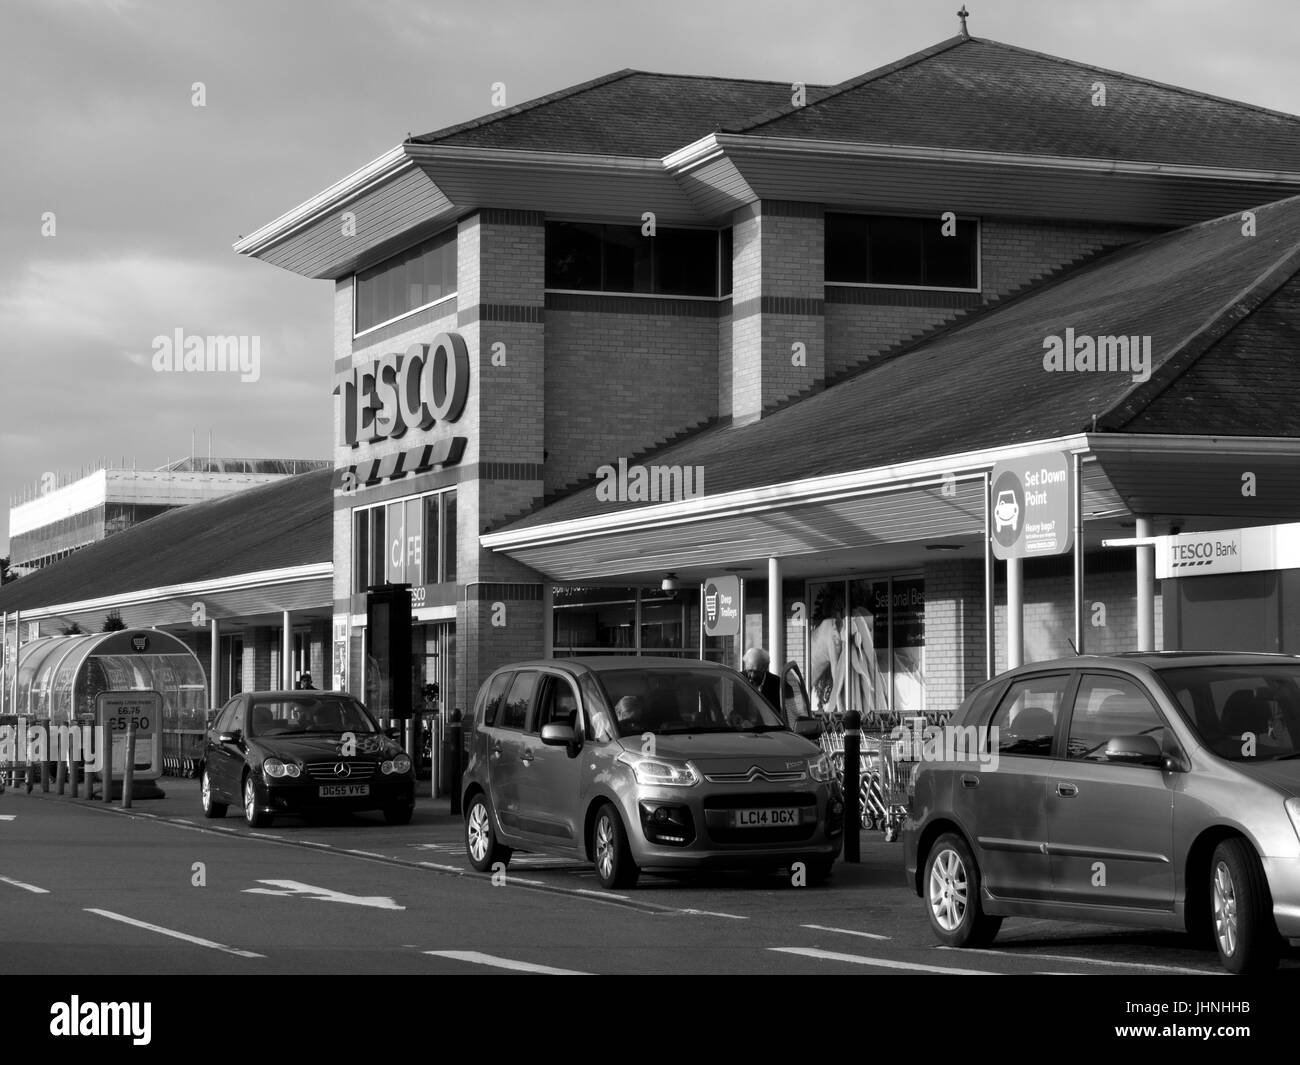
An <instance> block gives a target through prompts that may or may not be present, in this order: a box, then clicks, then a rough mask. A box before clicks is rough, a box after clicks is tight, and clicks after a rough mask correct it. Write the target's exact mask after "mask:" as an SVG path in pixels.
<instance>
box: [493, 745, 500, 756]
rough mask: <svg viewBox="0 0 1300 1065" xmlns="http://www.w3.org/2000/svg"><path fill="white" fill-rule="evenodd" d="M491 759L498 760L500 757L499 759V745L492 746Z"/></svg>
mask: <svg viewBox="0 0 1300 1065" xmlns="http://www.w3.org/2000/svg"><path fill="white" fill-rule="evenodd" d="M492 757H493V758H500V757H501V744H499V743H497V744H494V745H493V747H492Z"/></svg>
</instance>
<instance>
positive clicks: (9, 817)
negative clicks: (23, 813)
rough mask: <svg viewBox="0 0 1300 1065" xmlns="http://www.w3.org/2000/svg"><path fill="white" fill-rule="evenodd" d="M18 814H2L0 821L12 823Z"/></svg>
mask: <svg viewBox="0 0 1300 1065" xmlns="http://www.w3.org/2000/svg"><path fill="white" fill-rule="evenodd" d="M17 816H18V815H17V814H0V821H12V820H13V819H14V818H15V817H17Z"/></svg>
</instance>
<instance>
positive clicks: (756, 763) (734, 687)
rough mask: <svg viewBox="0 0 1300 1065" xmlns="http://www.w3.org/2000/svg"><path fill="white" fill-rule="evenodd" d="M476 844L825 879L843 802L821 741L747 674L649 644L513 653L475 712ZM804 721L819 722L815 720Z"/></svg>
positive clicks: (483, 862)
mask: <svg viewBox="0 0 1300 1065" xmlns="http://www.w3.org/2000/svg"><path fill="white" fill-rule="evenodd" d="M467 729H468V734H469V738H468V739H467V743H468V744H469V746H470V756H469V765H468V767H467V769H466V772H465V777H464V784H463V793H462V794H463V799H464V805H463V809H464V811H465V846H466V852H467V854H468V856H469V861H470V864H471V865H473V867H474V868H475V869H477V870H479V871H480V872H487V871H491V870H494V869H496V868H499V867H503V866H504V865H505V864H507V863H509V861H510V857H511V854H512V853H513V852H514V851H516V850H520V851H541V852H547V853H552V854H560V855H565V856H570V857H576V858H579V859H581V860H586V861H591V862H594V863H595V866H596V874H597V877H598V879H599V880H600V883H601V884H602V885H603V886H604V887H607V888H618V887H631V886H632V885H634V884H635V883H636V881H637V877H638V876H639V874H640V872H641V871H642V870H649V871H655V872H663V873H670V874H671V873H683V872H691V871H695V870H701V869H711V868H741V867H756V866H757V867H764V866H766V867H771V868H777V867H792V866H794V864H795V863H802V869H801V870H800V871H799V874H800V875H802V876H803V877H804V882H805V883H809V884H813V883H818V882H821V881H823V880H825V879H826V877H827V876H829V874H830V872H831V867H832V864H833V863H834V861H835V858H836V855H837V854H838V853H839V850H840V846H841V844H842V842H843V833H844V804H843V800H842V797H841V794H840V789H839V785H838V783H837V781H836V778H835V775H834V772H833V769H832V767H831V764H830V762H829V760H828V758H827V757H826V755H825V754H824V753H823V752H822V750H821V748H820V747H819V746H818V745H817V744H816V743H815V742H813V740H812V739H810V738H807V736H806V735H799V734H797V733H796V732H795V731H792V730H791V729H790V728H789V727H788V726H787V725H786V723H785V721H784V719H783V718H782V716H781V715H780V714H779V713H778V712H777V711H776V710H775V709H774V708H773V707H772V706H770V705H769V704H768V703H767V702H766V700H764V699H763V697H762V696H761V695H760V694H759V693H758V691H756V690H755V689H754V688H753V687H752V686H751V685H750V684H749V683H748V682H747V681H746V680H745V678H744V677H742V676H741V675H740V674H739V673H737V672H735V671H734V670H732V669H728V668H726V667H725V666H721V665H717V664H715V663H711V662H701V661H689V660H682V659H668V658H649V657H636V658H633V657H621V656H620V657H592V658H574V659H547V660H545V661H537V662H522V663H518V664H515V665H510V666H505V667H503V668H501V669H498V670H497V671H496V672H494V673H493V674H492V675H491V676H489V677H488V679H487V680H486V681H485V682H484V683H483V685H482V687H481V688H480V689H479V693H478V697H477V699H476V701H475V704H474V709H473V711H472V715H471V717H470V719H469V722H468V724H467ZM801 731H804V732H806V733H808V734H810V735H812V736H815V735H816V732H817V727H816V726H815V725H812V724H811V723H810V725H809V726H806V727H805V726H802V725H801Z"/></svg>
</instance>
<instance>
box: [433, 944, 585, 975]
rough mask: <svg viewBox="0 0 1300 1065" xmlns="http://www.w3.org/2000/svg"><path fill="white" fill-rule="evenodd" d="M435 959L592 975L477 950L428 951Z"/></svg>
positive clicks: (530, 970)
mask: <svg viewBox="0 0 1300 1065" xmlns="http://www.w3.org/2000/svg"><path fill="white" fill-rule="evenodd" d="M424 953H426V954H432V955H433V956H434V957H435V958H450V959H451V960H452V961H465V962H469V963H470V964H471V965H489V966H491V967H492V968H494V969H511V970H513V971H514V972H517V973H543V974H545V975H547V976H590V975H591V973H584V972H579V971H578V970H577V969H556V968H553V967H552V966H550V965H534V964H533V963H532V962H530V961H515V960H514V959H513V958H497V957H494V956H493V955H491V954H483V953H481V952H479V951H477V950H426V951H425V952H424Z"/></svg>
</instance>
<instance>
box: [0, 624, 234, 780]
mask: <svg viewBox="0 0 1300 1065" xmlns="http://www.w3.org/2000/svg"><path fill="white" fill-rule="evenodd" d="M5 687H6V689H9V690H7V691H6V692H5V712H6V713H7V714H9V715H17V716H18V717H20V718H23V717H25V718H29V719H31V720H32V721H48V722H49V724H50V725H51V726H55V727H57V726H60V725H75V724H78V723H86V722H90V721H92V720H94V718H95V715H96V705H97V699H98V697H99V696H100V695H101V694H103V693H112V692H157V693H158V694H159V696H161V701H162V720H161V721H160V722H154V723H153V725H154V727H153V728H152V730H151V731H152V735H151V736H148V737H144V738H143V739H142V742H141V743H140V744H139V745H138V746H137V748H136V757H135V767H134V772H135V778H136V779H137V780H156V779H157V778H158V777H159V776H161V775H162V737H163V732H164V730H169V731H174V730H176V729H180V728H187V727H190V726H191V725H192V724H193V723H194V722H195V721H197V722H199V724H200V727H201V726H202V723H203V722H204V720H205V718H206V712H207V703H208V695H207V677H206V674H205V673H204V671H203V666H202V664H201V663H200V662H199V660H198V658H196V657H195V655H194V653H193V652H192V651H191V650H190V649H189V648H188V647H186V646H185V644H184V643H182V642H181V641H180V640H179V639H177V638H176V637H175V636H172V635H170V634H169V633H166V632H162V631H160V630H158V629H122V630H120V631H118V632H104V633H93V634H85V635H74V636H43V637H38V638H37V639H34V640H30V641H28V642H27V643H25V644H23V645H22V646H21V647H20V648H19V650H18V669H17V678H16V684H15V685H13V686H12V687H11V686H10V685H9V684H6V685H5ZM123 750H124V748H120V747H119V744H118V742H117V741H116V740H115V742H114V750H113V759H114V764H113V775H114V777H119V776H121V775H122V772H123V769H124V768H125V767H124V765H123V763H122V757H123V756H122V751H123Z"/></svg>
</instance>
